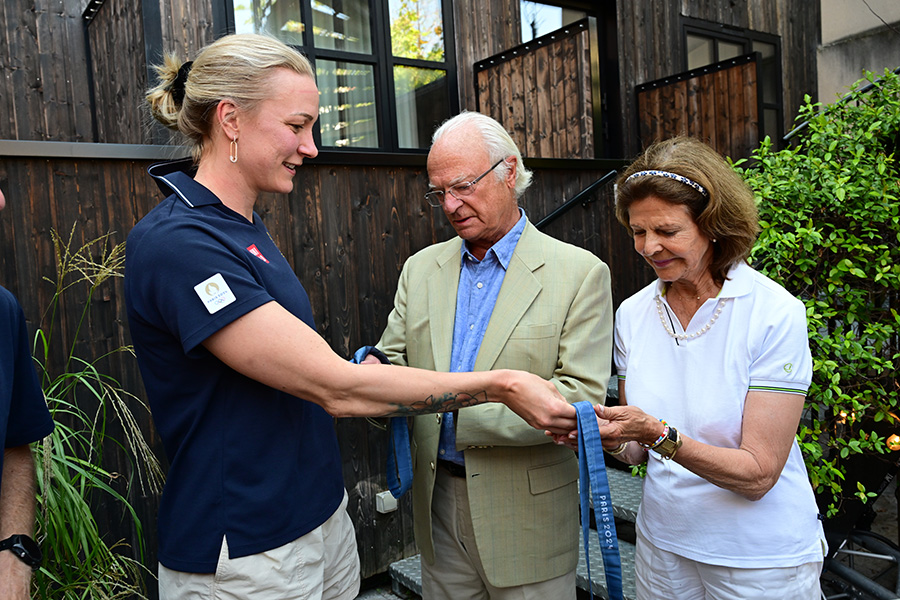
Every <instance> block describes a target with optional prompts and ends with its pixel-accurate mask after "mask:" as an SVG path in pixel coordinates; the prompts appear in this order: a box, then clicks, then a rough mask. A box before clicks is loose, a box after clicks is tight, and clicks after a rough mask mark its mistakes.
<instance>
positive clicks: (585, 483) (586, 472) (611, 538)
mask: <svg viewBox="0 0 900 600" xmlns="http://www.w3.org/2000/svg"><path fill="white" fill-rule="evenodd" d="M573 406H574V407H575V410H576V411H577V413H578V471H579V475H580V477H581V482H580V484H579V486H578V487H579V490H580V492H581V533H582V538H583V540H584V559H585V562H586V563H587V573H588V589H591V587H590V582H591V559H590V551H589V549H588V548H589V545H588V539H589V534H590V521H591V517H590V515H591V513H590V505H589V502H590V500H589V494H590V495H591V496H593V498H594V518H595V521H596V523H597V535H598V537H599V538H600V552H601V555H602V557H603V569H604V571H605V572H606V589H607V591H608V593H609V600H622V598H623V595H622V559H621V557H620V556H619V542H618V539H617V537H616V522H615V519H614V517H613V510H612V500H611V498H610V494H609V480H608V479H607V477H606V463H605V462H604V460H603V446H602V445H601V444H600V431H599V430H598V428H597V415H596V413H594V407H593V405H592V404H591V403H590V402H587V401H584V402H576V403H575V404H573Z"/></svg>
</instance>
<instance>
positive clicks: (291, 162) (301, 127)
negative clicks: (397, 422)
mask: <svg viewBox="0 0 900 600" xmlns="http://www.w3.org/2000/svg"><path fill="white" fill-rule="evenodd" d="M157 71H158V74H159V77H160V84H159V85H158V86H157V87H156V88H154V89H152V90H151V91H150V92H149V93H148V96H147V100H148V102H149V104H150V108H151V111H152V113H153V115H154V116H155V117H156V118H157V119H158V120H159V121H161V122H162V123H163V124H165V125H166V126H167V127H170V128H172V129H176V130H178V131H179V132H181V133H182V134H184V136H185V137H186V138H187V141H188V144H189V146H190V147H191V150H192V158H191V159H187V160H183V161H175V162H171V163H163V164H159V165H154V166H153V167H151V169H150V174H151V176H153V177H154V178H155V179H156V182H157V184H158V185H159V187H160V189H161V190H162V191H163V193H164V194H165V195H166V196H167V197H166V199H165V200H164V201H163V202H161V203H160V204H159V205H158V206H157V207H156V208H154V209H153V210H152V211H150V213H149V214H148V215H147V216H146V217H144V218H143V219H142V220H141V221H140V222H139V223H138V224H137V225H136V226H135V228H134V229H133V230H132V232H131V233H130V235H129V237H128V245H127V252H126V276H125V292H126V304H127V307H128V318H129V325H130V328H131V334H132V338H133V341H134V345H135V349H136V352H137V358H138V363H139V365H140V368H141V373H142V375H143V379H144V383H145V387H146V389H147V395H148V397H149V400H150V405H151V409H152V411H153V417H154V421H155V424H156V426H157V429H158V431H159V434H160V437H161V439H162V440H163V444H164V446H165V449H166V454H167V456H168V459H169V473H168V480H167V482H166V487H165V490H164V491H163V497H162V501H161V504H160V512H159V539H160V544H159V553H158V554H159V561H160V567H159V581H160V583H159V585H160V597H161V598H163V599H167V598H195V597H199V598H204V597H213V596H215V597H217V598H218V597H235V598H251V597H252V598H279V599H280V598H310V599H318V598H340V599H344V598H354V597H355V596H356V594H357V592H358V589H359V562H358V557H357V553H356V546H355V536H354V532H353V526H352V523H351V522H350V519H349V517H348V515H347V511H346V508H345V507H346V503H347V494H346V492H345V490H344V484H343V479H342V475H341V461H340V456H339V454H338V445H337V441H336V436H335V432H334V426H333V420H332V417H333V416H339V417H344V416H369V415H373V416H374V415H389V414H413V413H417V412H438V411H445V410H454V409H456V408H459V407H462V406H468V405H470V404H478V403H480V402H484V401H496V402H503V403H505V404H507V405H509V406H510V408H512V409H513V410H515V411H516V412H517V413H518V414H520V415H521V416H522V417H523V418H524V419H525V420H526V421H528V422H529V423H530V424H531V425H533V426H535V427H538V428H550V429H553V430H555V431H558V432H562V431H568V430H569V429H571V428H573V427H574V423H575V411H574V409H573V408H572V407H571V406H570V405H569V404H567V403H566V402H565V401H564V400H563V398H562V396H561V395H560V394H559V393H558V392H557V391H556V389H555V388H554V386H553V385H552V384H550V383H549V382H547V381H545V380H542V379H540V378H538V377H536V376H534V375H530V374H527V373H522V372H519V371H492V372H481V373H465V374H450V373H434V372H430V371H421V370H416V369H406V368H403V367H372V366H359V365H352V364H350V363H349V362H348V361H346V360H344V359H342V358H341V357H339V356H337V355H336V354H335V353H334V352H333V351H332V350H331V349H330V348H329V347H328V345H327V344H326V343H325V341H324V340H323V339H322V338H321V337H320V336H318V335H317V334H316V331H315V324H314V323H313V313H312V307H311V306H310V303H309V299H308V297H307V295H306V292H305V291H304V289H303V286H302V285H301V284H300V282H299V281H298V280H297V277H296V275H295V274H294V272H293V270H292V268H291V266H290V265H289V264H288V262H287V261H286V260H285V258H284V257H283V256H282V255H281V252H280V251H279V250H278V248H277V247H276V246H275V244H274V243H273V241H272V239H271V238H270V237H269V234H268V232H267V231H266V228H265V226H264V225H263V223H262V221H261V220H260V218H259V216H258V215H257V214H256V213H255V212H254V210H253V209H254V206H255V204H256V201H257V199H258V197H259V195H260V194H261V193H279V194H287V193H289V192H291V190H292V189H293V178H294V175H295V173H296V170H297V169H298V168H299V167H300V166H301V165H302V163H303V161H304V160H306V159H310V158H314V157H315V156H316V154H317V152H318V151H317V149H316V147H315V144H314V142H313V136H312V128H313V125H314V124H315V122H316V119H317V118H318V114H319V105H318V102H319V95H318V90H317V88H316V84H315V81H314V78H313V77H314V71H313V69H312V67H311V66H310V64H309V62H308V61H307V60H306V59H305V58H304V57H303V56H301V55H300V54H299V53H297V52H296V51H294V50H293V49H291V48H289V47H288V46H286V45H284V44H283V43H281V42H279V41H276V40H274V39H271V38H268V37H265V36H259V35H251V34H242V35H231V36H226V37H224V38H221V39H220V40H218V41H216V42H214V43H213V44H211V45H210V46H208V47H206V48H205V49H203V50H202V51H201V52H200V53H199V55H198V56H197V57H196V58H195V60H194V61H193V62H188V63H180V61H178V60H177V59H176V58H174V57H168V58H167V59H166V61H165V63H164V64H163V65H161V66H159V67H158V68H157ZM401 369H402V370H401ZM412 405H415V406H416V408H415V409H413V408H412Z"/></svg>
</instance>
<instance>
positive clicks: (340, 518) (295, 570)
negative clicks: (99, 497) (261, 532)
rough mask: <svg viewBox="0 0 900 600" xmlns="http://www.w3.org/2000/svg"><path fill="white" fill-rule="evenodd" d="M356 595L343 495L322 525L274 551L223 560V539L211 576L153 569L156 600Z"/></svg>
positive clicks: (319, 599)
mask: <svg viewBox="0 0 900 600" xmlns="http://www.w3.org/2000/svg"><path fill="white" fill-rule="evenodd" d="M358 594H359V554H358V553H357V551H356V533H355V532H354V530H353V522H352V521H351V520H350V516H349V515H348V514H347V492H346V491H345V492H344V500H343V501H342V502H341V506H340V507H339V508H338V509H337V511H336V512H335V513H334V514H333V515H332V516H331V517H330V518H329V519H328V520H327V521H326V522H325V523H323V524H322V525H321V526H320V527H318V528H317V529H314V530H313V531H310V532H309V533H307V534H306V535H304V536H302V537H299V538H297V539H296V540H294V541H293V542H290V543H288V544H285V545H284V546H281V547H280V548H274V549H272V550H268V551H266V552H261V553H259V554H253V555H251V556H242V557H240V558H229V557H228V541H227V539H225V538H223V539H222V548H221V550H220V552H219V562H218V564H217V565H216V572H215V573H184V572H181V571H173V570H171V569H168V568H166V567H164V566H163V565H159V598H160V600H181V599H185V600H187V599H189V598H190V599H208V600H238V599H240V600H245V599H246V598H253V599H254V600H256V599H258V598H259V599H269V598H272V599H276V598H277V599H278V600H282V599H285V600H287V599H295V600H352V599H353V598H356V596H357V595H358Z"/></svg>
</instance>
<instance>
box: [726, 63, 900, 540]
mask: <svg viewBox="0 0 900 600" xmlns="http://www.w3.org/2000/svg"><path fill="white" fill-rule="evenodd" d="M869 84H874V85H871V86H870V87H871V89H869V90H868V91H865V90H864V87H866V86H867V85H869ZM797 122H798V123H801V122H805V123H806V125H805V126H804V127H803V128H802V129H800V130H799V135H797V136H796V137H795V138H794V140H792V145H791V147H789V148H786V149H784V150H780V151H779V150H775V148H774V147H773V144H772V143H771V141H770V140H769V139H768V138H767V139H766V140H765V141H764V142H763V143H762V144H761V145H760V147H759V148H758V149H756V150H755V151H754V152H753V155H752V158H751V160H750V161H748V162H746V163H744V164H743V165H742V167H738V171H739V172H740V173H741V174H742V176H743V177H744V178H745V180H746V181H747V182H748V183H749V184H750V186H751V188H752V189H753V190H754V192H755V194H756V197H757V202H758V206H759V212H760V221H761V226H762V233H761V234H760V236H759V239H758V242H757V244H756V246H755V247H754V249H753V252H752V255H751V262H752V264H753V265H754V266H755V267H756V268H757V269H759V270H760V271H761V272H763V273H765V274H766V275H768V276H769V277H771V278H772V279H774V280H775V281H777V282H779V283H781V284H782V285H783V286H784V287H785V288H787V289H788V290H789V291H790V292H791V293H793V294H795V295H796V296H797V297H799V298H800V299H801V300H802V301H803V302H804V303H805V304H806V313H807V320H808V326H809V339H810V347H811V349H812V356H813V380H812V385H811V387H810V389H809V393H808V396H807V400H806V410H805V413H804V418H803V420H802V421H801V426H800V429H799V432H798V440H799V443H800V448H801V450H802V452H803V455H804V457H805V460H806V464H807V467H808V469H809V475H810V478H811V480H812V484H813V487H814V488H815V491H816V493H817V495H818V498H819V506H820V509H821V510H822V512H823V513H824V514H825V515H826V516H827V517H828V518H829V519H831V520H836V521H841V520H843V521H844V523H843V526H844V528H845V529H847V528H851V527H855V526H858V521H859V519H860V517H861V516H862V515H863V514H864V512H865V506H864V505H865V504H866V503H867V502H868V501H869V500H871V499H872V498H873V497H874V496H876V495H877V494H878V493H879V492H880V491H881V490H882V489H883V488H884V486H885V485H886V483H887V482H888V481H889V480H890V478H891V477H892V476H893V474H894V473H895V472H896V469H897V465H898V459H900V418H898V416H900V409H898V402H900V384H898V377H897V372H898V371H897V367H898V360H900V215H898V211H900V169H898V164H897V156H896V153H897V148H898V144H900V78H898V77H897V75H896V74H894V73H892V72H890V71H886V72H885V73H884V74H883V75H880V76H877V79H876V75H875V74H872V73H867V74H866V77H865V78H864V79H862V80H860V81H859V82H857V83H856V84H854V85H853V86H852V88H851V92H850V94H849V95H848V96H847V99H846V101H842V102H838V103H834V104H830V105H823V104H818V103H816V104H814V103H811V102H810V101H809V97H808V96H807V99H806V103H805V104H804V106H803V107H802V108H801V109H800V113H799V116H798V118H797ZM742 162H743V161H742ZM826 522H827V521H826Z"/></svg>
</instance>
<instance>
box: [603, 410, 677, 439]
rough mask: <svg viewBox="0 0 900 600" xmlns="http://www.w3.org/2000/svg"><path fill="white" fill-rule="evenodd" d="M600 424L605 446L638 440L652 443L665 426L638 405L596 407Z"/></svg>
mask: <svg viewBox="0 0 900 600" xmlns="http://www.w3.org/2000/svg"><path fill="white" fill-rule="evenodd" d="M594 411H595V412H596V413H597V421H598V422H600V423H601V425H600V438H601V439H602V440H603V446H604V447H605V448H615V447H616V446H618V445H619V444H621V443H624V442H630V441H636V442H641V443H644V444H651V443H653V442H655V441H656V439H657V438H659V436H660V435H662V432H663V430H664V429H665V426H664V425H663V424H662V423H660V422H659V420H658V419H655V418H654V417H651V416H650V415H648V414H647V413H645V412H644V411H642V410H641V409H640V408H638V407H636V406H602V405H598V406H596V407H595V408H594Z"/></svg>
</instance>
